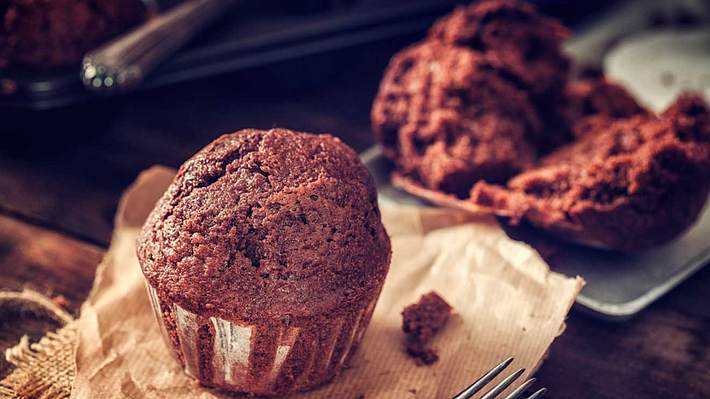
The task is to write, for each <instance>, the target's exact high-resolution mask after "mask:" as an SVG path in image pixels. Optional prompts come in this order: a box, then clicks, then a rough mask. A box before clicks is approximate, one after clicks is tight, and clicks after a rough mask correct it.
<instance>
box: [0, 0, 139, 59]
mask: <svg viewBox="0 0 710 399" xmlns="http://www.w3.org/2000/svg"><path fill="white" fill-rule="evenodd" d="M145 17H146V8H145V6H144V4H143V2H142V1H141V0H0V67H7V66H10V65H21V66H31V67H35V68H47V67H54V66H61V65H69V64H75V63H78V62H79V61H80V60H81V58H82V57H83V56H84V53H86V52H87V51H89V50H91V49H93V48H94V47H97V46H98V45H100V44H102V43H103V42H105V41H106V40H108V39H110V38H112V37H113V36H115V35H116V34H118V33H121V32H123V31H125V30H127V29H129V28H130V27H132V26H134V25H136V24H137V23H139V22H140V21H142V20H143V19H144V18H145Z"/></svg>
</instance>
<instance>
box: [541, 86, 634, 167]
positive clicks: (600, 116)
mask: <svg viewBox="0 0 710 399" xmlns="http://www.w3.org/2000/svg"><path fill="white" fill-rule="evenodd" d="M536 106H537V108H538V110H539V111H540V113H539V114H540V117H541V119H542V120H543V124H544V125H545V134H544V135H541V137H540V140H539V148H538V149H539V152H540V153H542V154H546V153H548V152H550V151H551V150H553V149H555V148H557V147H559V146H560V145H562V144H566V143H569V142H570V141H573V140H575V139H576V138H579V137H581V136H583V135H585V134H586V133H587V132H590V131H591V132H595V131H599V130H600V129H603V128H604V127H606V126H608V125H609V124H611V123H612V122H613V121H614V120H616V119H620V118H628V117H630V116H633V115H639V114H643V113H646V112H647V111H646V110H645V109H644V108H642V107H641V106H640V105H639V104H638V103H637V102H636V100H635V99H634V98H633V97H632V96H631V95H630V94H629V93H628V92H627V91H626V89H624V88H623V87H622V86H620V85H618V84H616V83H613V82H611V81H609V80H607V79H606V78H604V76H603V75H600V76H597V77H594V78H587V79H581V80H576V81H570V82H568V83H567V85H566V86H565V88H564V91H562V92H561V93H560V94H559V95H551V96H548V97H547V98H546V99H538V101H537V103H536Z"/></svg>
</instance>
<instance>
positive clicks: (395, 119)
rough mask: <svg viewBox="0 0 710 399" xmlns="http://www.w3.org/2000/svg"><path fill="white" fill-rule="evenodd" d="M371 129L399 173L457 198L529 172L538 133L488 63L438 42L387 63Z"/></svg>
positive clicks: (526, 104) (519, 98)
mask: <svg viewBox="0 0 710 399" xmlns="http://www.w3.org/2000/svg"><path fill="white" fill-rule="evenodd" d="M372 125H373V131H374V134H375V136H376V138H377V139H378V140H379V141H380V143H381V144H382V146H383V148H384V153H385V155H386V156H387V157H389V158H390V159H392V160H393V161H394V162H395V163H396V165H397V168H398V170H399V171H400V172H401V173H403V174H404V175H407V176H408V177H410V178H412V179H414V180H416V181H419V182H421V184H422V185H423V186H425V187H427V188H430V189H434V190H439V191H444V192H447V193H451V194H455V195H458V196H461V197H465V196H467V194H468V191H469V190H470V188H471V187H472V185H473V183H475V182H476V181H477V180H479V179H484V180H487V181H490V182H504V181H505V180H507V179H508V178H509V177H510V176H512V175H514V174H515V173H517V172H519V171H521V170H524V169H525V168H527V167H528V166H529V165H530V164H531V163H532V162H533V161H534V159H535V157H536V149H535V147H536V146H535V140H536V135H537V134H539V131H540V121H539V119H538V117H537V114H536V112H535V110H534V107H533V106H532V104H531V103H530V101H529V99H528V97H527V95H526V94H525V93H524V92H523V91H521V90H519V89H518V88H517V87H516V86H515V85H513V84H511V83H510V81H509V80H507V79H506V78H505V77H504V76H503V75H502V74H501V73H500V71H499V69H497V68H496V66H495V64H494V62H493V61H491V60H489V59H488V58H486V57H484V56H483V55H482V54H480V53H476V52H474V51H472V50H469V49H467V48H463V47H452V46H447V45H443V44H441V43H437V42H423V43H420V44H417V45H415V46H412V47H409V48H407V49H404V50H403V51H401V52H400V53H399V54H397V55H396V56H395V57H394V58H393V59H392V61H391V62H390V65H389V67H388V68H387V72H386V73H385V76H384V78H383V80H382V83H381V85H380V91H379V93H378V95H377V98H376V99H375V102H374V105H373V109H372Z"/></svg>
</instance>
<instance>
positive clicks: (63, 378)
mask: <svg viewBox="0 0 710 399" xmlns="http://www.w3.org/2000/svg"><path fill="white" fill-rule="evenodd" d="M173 173H174V172H173V171H172V170H170V169H167V168H162V167H154V168H151V169H149V170H148V171H146V172H144V173H143V174H141V176H140V177H139V178H138V180H137V181H136V182H135V183H134V184H133V185H132V187H131V188H129V190H127V192H126V193H125V194H124V196H123V198H122V200H121V204H120V206H119V211H118V214H117V216H116V230H115V232H114V237H113V240H112V243H111V247H110V248H109V250H108V252H107V254H106V256H105V258H104V260H103V261H102V263H101V264H100V265H99V267H98V269H97V275H96V280H95V283H94V287H93V289H92V292H91V294H90V295H89V299H88V300H87V302H86V303H85V304H84V305H83V307H82V315H81V317H80V319H79V320H76V321H72V320H70V318H68V316H67V317H66V318H64V319H63V320H62V322H64V323H66V325H65V326H64V327H62V328H61V329H60V330H59V331H57V332H55V333H50V334H47V335H46V336H45V337H44V338H42V339H41V340H40V341H39V342H38V343H36V344H31V345H29V344H28V341H27V339H26V338H25V339H23V340H22V341H21V342H20V343H19V344H18V345H17V346H16V347H14V348H11V349H9V350H7V351H6V359H7V360H8V361H9V362H10V363H12V364H13V365H14V366H15V367H16V368H15V370H14V371H13V372H12V373H11V374H9V375H8V376H6V377H5V378H4V379H3V380H2V381H0V395H1V396H0V397H40V398H67V397H72V398H92V397H101V398H105V397H126V398H128V397H131V398H133V397H145V398H162V397H170V398H193V397H201V398H215V397H223V396H225V395H224V394H223V393H220V392H215V391H211V390H207V389H205V388H203V387H200V386H199V385H198V384H196V383H195V382H194V381H192V380H191V379H190V378H188V377H187V376H186V375H185V374H184V373H183V372H182V371H181V370H180V369H179V367H178V366H177V364H176V362H175V361H174V360H173V359H172V358H171V356H170V354H169V351H168V349H167V347H166V346H165V345H163V343H162V341H161V339H160V333H159V331H158V328H157V325H156V323H155V321H154V317H153V315H152V313H151V310H150V305H149V301H148V298H147V295H146V294H145V291H144V288H143V286H142V284H143V283H142V277H141V273H140V270H139V267H138V263H137V260H136V259H135V253H134V242H135V238H136V234H137V232H138V228H139V226H140V225H141V224H142V222H143V220H144V218H145V217H146V215H147V213H148V212H149V211H150V209H151V208H152V206H153V204H154V203H155V201H156V200H157V198H158V196H159V195H160V194H161V193H162V192H163V191H164V189H165V187H166V186H167V184H169V182H170V180H171V178H172V176H173ZM382 214H383V221H384V224H385V226H386V228H387V230H388V232H389V234H390V235H391V237H392V242H393V261H392V267H391V270H390V274H389V276H388V278H387V282H386V283H385V287H384V289H383V292H382V295H381V297H380V300H379V302H378V305H377V307H376V309H375V314H374V316H373V319H372V322H371V324H370V328H369V329H368V331H367V334H366V335H365V338H364V341H363V343H362V347H361V349H360V350H359V352H358V353H357V355H356V356H355V357H354V359H353V364H352V367H351V368H350V369H348V370H346V371H345V372H344V373H343V374H342V375H341V376H339V377H338V378H337V379H336V380H335V381H334V382H333V383H331V384H328V385H327V386H325V387H323V388H321V389H318V390H315V391H312V392H310V393H307V394H302V395H298V397H303V398H332V397H338V398H352V399H355V398H359V397H363V396H364V397H365V398H367V399H372V398H400V397H412V398H416V397H419V398H450V397H451V396H452V394H454V393H456V392H457V391H458V390H459V389H460V388H462V387H463V386H465V385H467V384H468V383H470V382H471V381H472V380H473V379H474V378H476V377H477V376H479V375H480V374H481V373H482V372H483V371H485V370H487V369H489V368H490V367H491V366H492V365H495V364H497V363H498V362H500V361H501V360H502V359H503V358H506V357H509V356H514V357H515V358H516V361H515V364H514V365H515V367H525V368H526V369H527V370H528V371H527V372H526V373H525V375H523V378H525V377H527V376H529V375H530V374H531V373H532V372H534V370H535V369H536V368H537V367H538V366H539V364H540V362H541V361H542V360H543V358H544V356H545V354H546V353H547V351H548V349H549V347H550V345H551V344H552V342H553V340H554V339H555V338H556V337H557V336H558V335H560V334H561V333H562V332H563V330H564V319H565V317H566V315H567V313H568V311H569V309H570V307H571V305H572V303H573V302H574V299H575V297H576V296H577V294H578V293H579V291H580V290H581V288H582V286H583V284H584V283H583V281H582V280H581V279H580V278H568V277H565V276H562V275H559V274H557V273H554V272H551V271H550V270H549V269H548V267H547V265H546V264H545V263H544V261H543V260H542V259H541V258H540V256H539V255H538V254H537V253H536V252H535V251H534V250H533V249H532V248H530V247H529V246H527V245H525V244H523V243H520V242H517V241H513V240H511V239H510V238H508V237H507V236H506V235H505V233H504V232H503V231H502V230H501V229H500V227H499V226H498V225H497V223H496V222H495V221H494V220H493V219H489V218H480V217H473V216H470V215H467V214H464V213H462V212H460V211H453V210H443V209H431V208H415V207H390V206H388V207H384V208H383V209H382ZM431 290H435V291H437V292H438V293H439V294H441V295H442V296H443V297H444V298H445V299H446V300H447V301H448V302H449V303H450V304H451V305H452V306H453V307H454V309H455V315H454V316H453V317H452V319H451V321H450V322H449V323H448V325H447V326H446V327H445V328H444V330H442V331H441V332H440V334H439V335H438V336H437V337H436V339H435V341H434V347H436V348H437V349H438V351H439V354H440V356H441V358H440V360H439V362H437V363H436V364H434V365H433V366H430V367H418V366H416V365H415V363H414V362H413V361H412V360H411V359H409V358H408V357H407V356H406V355H405V354H404V352H403V350H402V342H401V340H402V333H401V330H400V325H401V316H400V312H401V310H402V309H403V307H404V306H406V305H407V304H409V303H412V302H414V301H416V300H417V299H418V298H419V296H420V295H422V294H424V293H426V292H428V291H431ZM45 302H46V301H45Z"/></svg>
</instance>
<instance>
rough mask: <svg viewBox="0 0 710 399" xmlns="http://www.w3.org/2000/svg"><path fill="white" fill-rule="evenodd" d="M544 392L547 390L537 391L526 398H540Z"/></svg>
mask: <svg viewBox="0 0 710 399" xmlns="http://www.w3.org/2000/svg"><path fill="white" fill-rule="evenodd" d="M545 392H547V388H540V390H539V391H537V392H535V393H534V394H532V395H530V396H528V399H537V398H541V397H542V395H544V394H545Z"/></svg>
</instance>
